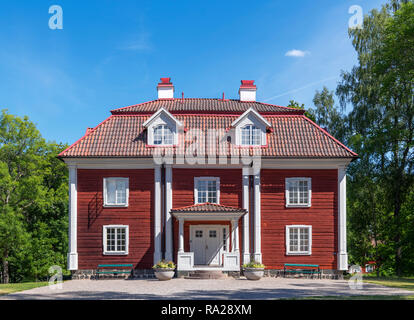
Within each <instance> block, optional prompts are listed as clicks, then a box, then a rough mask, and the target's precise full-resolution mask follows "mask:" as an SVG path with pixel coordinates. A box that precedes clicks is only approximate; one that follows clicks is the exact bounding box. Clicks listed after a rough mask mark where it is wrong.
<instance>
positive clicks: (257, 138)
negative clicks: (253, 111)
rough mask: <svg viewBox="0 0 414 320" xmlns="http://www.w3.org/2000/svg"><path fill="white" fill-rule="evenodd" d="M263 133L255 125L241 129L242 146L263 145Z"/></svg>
mask: <svg viewBox="0 0 414 320" xmlns="http://www.w3.org/2000/svg"><path fill="white" fill-rule="evenodd" d="M261 136H262V132H261V130H260V128H258V127H256V126H254V125H250V124H249V125H247V126H245V127H243V128H242V129H241V144H242V145H249V146H257V145H261V144H262V143H261Z"/></svg>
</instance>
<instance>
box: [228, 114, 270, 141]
mask: <svg viewBox="0 0 414 320" xmlns="http://www.w3.org/2000/svg"><path fill="white" fill-rule="evenodd" d="M231 126H232V127H233V128H234V133H235V140H234V141H235V144H236V145H239V146H263V145H266V143H267V141H266V130H267V128H270V127H271V125H270V123H269V122H268V121H267V120H266V119H265V118H263V117H262V116H261V115H260V114H259V113H258V112H257V111H256V110H254V109H253V108H250V109H248V110H247V111H246V112H245V113H243V114H242V115H241V116H240V117H238V118H237V119H236V120H234V121H233V123H232V124H231Z"/></svg>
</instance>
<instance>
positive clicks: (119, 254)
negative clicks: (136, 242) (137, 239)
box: [102, 224, 129, 256]
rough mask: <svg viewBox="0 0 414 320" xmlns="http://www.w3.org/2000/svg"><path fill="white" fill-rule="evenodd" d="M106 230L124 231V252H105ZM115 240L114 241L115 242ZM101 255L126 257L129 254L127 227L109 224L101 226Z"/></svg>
mask: <svg viewBox="0 0 414 320" xmlns="http://www.w3.org/2000/svg"><path fill="white" fill-rule="evenodd" d="M108 228H124V229H125V251H109V252H108V251H107V250H106V230H107V229H108ZM116 240H117V239H115V241H116ZM102 241H103V254H104V255H106V256H126V255H128V252H129V225H122V224H111V225H104V226H102Z"/></svg>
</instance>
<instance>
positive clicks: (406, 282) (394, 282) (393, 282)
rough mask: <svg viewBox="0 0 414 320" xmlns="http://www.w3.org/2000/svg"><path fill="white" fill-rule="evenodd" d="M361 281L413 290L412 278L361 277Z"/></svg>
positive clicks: (413, 282) (413, 281) (413, 279)
mask: <svg viewBox="0 0 414 320" xmlns="http://www.w3.org/2000/svg"><path fill="white" fill-rule="evenodd" d="M363 281H364V282H366V283H373V284H379V285H381V286H386V287H391V288H399V289H404V290H412V291H414V278H413V277H407V278H396V277H395V278H393V277H390V278H377V277H363Z"/></svg>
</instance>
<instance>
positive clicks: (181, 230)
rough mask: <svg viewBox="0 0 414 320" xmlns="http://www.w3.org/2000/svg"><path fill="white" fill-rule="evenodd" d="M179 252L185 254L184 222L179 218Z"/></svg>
mask: <svg viewBox="0 0 414 320" xmlns="http://www.w3.org/2000/svg"><path fill="white" fill-rule="evenodd" d="M178 252H184V220H183V219H182V218H178Z"/></svg>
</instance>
